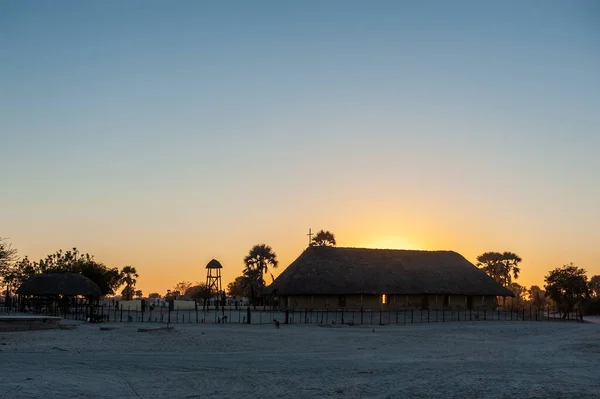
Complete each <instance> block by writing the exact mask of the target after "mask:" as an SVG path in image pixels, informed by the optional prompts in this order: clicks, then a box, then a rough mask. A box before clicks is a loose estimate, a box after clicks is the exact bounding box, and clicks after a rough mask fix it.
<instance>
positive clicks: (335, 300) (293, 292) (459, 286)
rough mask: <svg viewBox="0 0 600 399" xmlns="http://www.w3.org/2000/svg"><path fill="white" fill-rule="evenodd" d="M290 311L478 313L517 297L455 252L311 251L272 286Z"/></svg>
mask: <svg viewBox="0 0 600 399" xmlns="http://www.w3.org/2000/svg"><path fill="white" fill-rule="evenodd" d="M267 292H268V293H269V294H273V295H275V296H276V297H277V298H278V299H279V305H280V307H281V308H284V309H344V308H346V309H360V308H363V309H403V308H421V309H442V308H449V307H452V308H457V307H459V308H465V309H475V308H482V307H487V308H488V309H489V308H493V307H495V306H496V297H507V296H510V297H512V296H514V294H513V293H512V292H511V291H510V290H508V289H506V288H504V287H503V286H501V285H500V284H498V283H497V282H496V281H495V280H494V279H493V278H491V277H490V276H488V275H487V274H485V273H484V272H483V271H481V270H480V269H478V268H477V267H476V266H475V265H473V264H472V263H470V262H469V261H468V260H466V259H465V258H464V257H463V256H461V255H460V254H458V253H456V252H452V251H412V250H392V249H366V248H336V247H308V248H307V249H306V250H305V251H304V252H303V253H302V254H301V255H300V256H299V257H298V258H297V259H296V260H295V261H294V262H292V264H290V265H289V266H288V267H287V268H286V269H285V270H284V271H283V273H281V274H280V275H279V277H277V278H276V279H275V281H274V282H273V283H272V284H271V285H270V286H269V287H267Z"/></svg>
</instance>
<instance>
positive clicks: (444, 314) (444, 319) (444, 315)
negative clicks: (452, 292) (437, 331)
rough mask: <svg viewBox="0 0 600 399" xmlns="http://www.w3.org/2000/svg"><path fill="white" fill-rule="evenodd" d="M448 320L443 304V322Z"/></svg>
mask: <svg viewBox="0 0 600 399" xmlns="http://www.w3.org/2000/svg"><path fill="white" fill-rule="evenodd" d="M445 322H446V308H445V307H444V306H442V323H445Z"/></svg>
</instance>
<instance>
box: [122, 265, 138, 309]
mask: <svg viewBox="0 0 600 399" xmlns="http://www.w3.org/2000/svg"><path fill="white" fill-rule="evenodd" d="M138 277H139V275H138V273H137V270H135V267H133V266H125V267H123V269H122V270H121V281H122V282H123V283H124V284H125V289H124V290H123V296H124V298H123V299H125V300H126V301H130V300H131V298H133V295H134V294H135V290H134V287H135V283H137V278H138Z"/></svg>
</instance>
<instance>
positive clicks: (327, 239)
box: [310, 230, 336, 247]
mask: <svg viewBox="0 0 600 399" xmlns="http://www.w3.org/2000/svg"><path fill="white" fill-rule="evenodd" d="M310 245H311V246H316V247H328V246H332V247H334V246H335V245H336V243H335V236H334V235H333V233H332V232H330V231H329V230H327V231H323V230H321V231H319V232H318V233H317V234H315V236H314V237H313V239H312V242H311V244H310Z"/></svg>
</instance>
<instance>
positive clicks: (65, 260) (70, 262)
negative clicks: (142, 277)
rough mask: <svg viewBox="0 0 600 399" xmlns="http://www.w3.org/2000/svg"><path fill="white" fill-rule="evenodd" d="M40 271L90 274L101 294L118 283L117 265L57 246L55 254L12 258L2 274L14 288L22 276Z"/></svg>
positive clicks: (119, 280)
mask: <svg viewBox="0 0 600 399" xmlns="http://www.w3.org/2000/svg"><path fill="white" fill-rule="evenodd" d="M39 273H74V274H81V275H84V276H85V277H87V278H89V279H90V280H92V281H93V282H95V283H96V284H98V286H99V287H100V289H101V290H102V295H109V294H114V293H115V290H116V289H117V288H118V287H119V286H120V285H121V275H120V273H119V269H117V268H116V267H115V268H109V267H107V266H105V265H104V264H103V263H101V262H98V261H96V260H95V259H94V257H93V256H92V255H90V254H88V253H85V254H82V253H80V252H79V250H77V248H73V249H72V250H68V251H63V250H59V251H57V252H55V253H54V254H50V255H48V256H46V257H45V258H44V259H40V260H39V261H37V262H32V261H30V260H29V258H27V257H24V258H22V259H20V260H18V261H16V262H11V264H10V265H9V267H8V268H7V269H6V270H5V273H4V274H5V275H3V277H4V280H5V282H6V281H7V277H8V282H9V285H10V286H11V288H16V287H18V286H19V285H21V283H22V282H23V281H25V280H28V279H30V278H31V277H33V276H35V275H36V274H39Z"/></svg>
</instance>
